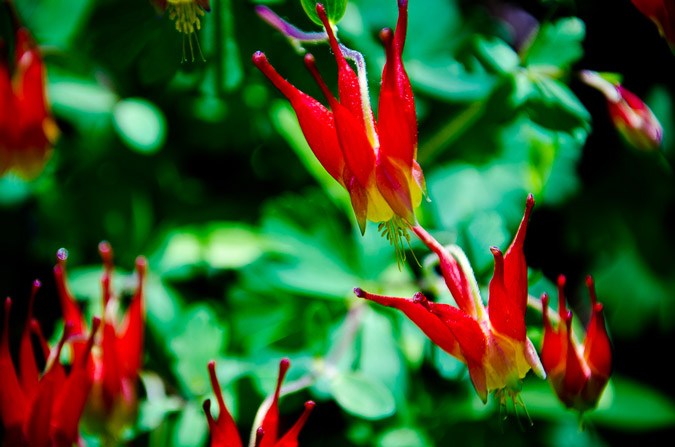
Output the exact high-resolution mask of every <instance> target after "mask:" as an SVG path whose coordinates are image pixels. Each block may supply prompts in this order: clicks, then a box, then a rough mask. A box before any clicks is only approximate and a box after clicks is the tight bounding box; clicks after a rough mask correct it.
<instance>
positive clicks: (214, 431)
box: [203, 358, 314, 447]
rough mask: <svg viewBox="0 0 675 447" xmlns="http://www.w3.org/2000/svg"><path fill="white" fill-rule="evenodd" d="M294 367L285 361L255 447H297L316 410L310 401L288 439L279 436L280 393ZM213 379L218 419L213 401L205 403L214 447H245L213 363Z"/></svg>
mask: <svg viewBox="0 0 675 447" xmlns="http://www.w3.org/2000/svg"><path fill="white" fill-rule="evenodd" d="M290 365H291V363H290V361H289V360H288V359H286V358H284V359H282V360H281V362H280V363H279V377H278V378H277V386H276V389H275V391H274V395H273V397H272V401H271V403H270V405H269V408H268V409H267V412H266V413H265V417H264V418H263V420H262V423H261V424H260V426H259V427H257V428H254V429H255V431H254V439H253V445H254V446H255V447H297V446H298V435H299V434H300V430H302V427H304V425H305V422H306V421H307V418H308V417H309V414H310V413H311V412H312V410H313V409H314V402H312V401H308V402H306V403H305V410H304V411H303V412H302V415H301V416H300V419H298V420H297V422H296V423H295V424H294V425H293V427H291V429H290V430H288V431H287V432H286V434H285V435H283V436H280V434H279V393H280V391H281V384H282V383H283V381H284V377H285V376H286V372H287V371H288V368H289V367H290ZM208 370H209V377H210V379H211V388H213V394H215V396H216V400H217V401H218V410H219V414H218V418H217V419H213V416H212V415H211V400H210V399H206V401H204V405H203V407H204V413H205V414H206V419H207V421H208V423H209V431H210V432H211V447H242V445H243V444H242V441H241V437H240V436H239V432H238V431H237V425H236V424H235V422H234V419H232V415H230V412H229V411H228V410H227V407H226V406H225V400H224V399H223V393H222V390H221V388H220V383H219V382H218V377H217V376H216V362H215V361H211V362H209V364H208Z"/></svg>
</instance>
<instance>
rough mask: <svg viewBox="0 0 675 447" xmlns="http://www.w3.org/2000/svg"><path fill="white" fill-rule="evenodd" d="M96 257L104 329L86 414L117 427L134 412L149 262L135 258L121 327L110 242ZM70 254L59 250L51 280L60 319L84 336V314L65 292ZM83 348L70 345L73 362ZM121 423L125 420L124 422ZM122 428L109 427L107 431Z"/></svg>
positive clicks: (105, 244)
mask: <svg viewBox="0 0 675 447" xmlns="http://www.w3.org/2000/svg"><path fill="white" fill-rule="evenodd" d="M99 252H100V254H101V257H102V258H103V268H104V270H103V276H102V278H101V286H102V290H103V316H102V318H101V321H102V325H103V329H102V334H101V336H100V338H98V339H97V340H96V345H95V348H96V349H95V350H94V355H93V356H92V358H93V366H94V367H93V369H92V370H91V371H90V373H91V378H90V379H91V380H92V382H93V384H94V388H93V390H92V394H91V398H90V399H89V404H90V405H89V409H91V410H92V411H93V412H94V413H96V414H99V415H100V416H101V417H102V418H104V420H106V421H107V422H113V421H114V422H119V421H118V420H117V418H111V417H110V416H111V415H112V414H116V415H117V416H120V415H121V416H125V415H126V416H131V415H133V414H134V411H135V409H136V402H137V399H136V383H137V378H138V371H139V369H140V367H141V362H142V359H143V333H144V322H145V315H144V313H145V311H144V304H143V282H144V279H145V272H146V269H147V261H146V260H145V258H144V257H142V256H139V257H138V258H137V259H136V272H137V275H138V285H137V287H136V291H135V293H134V295H133V297H132V299H131V303H130V304H129V307H128V309H127V312H126V314H125V315H124V318H123V320H122V322H121V323H118V321H117V315H116V312H117V311H118V308H119V304H120V303H119V298H120V297H119V296H117V295H116V294H115V293H113V291H112V289H111V280H112V271H113V254H112V248H111V247H110V244H109V243H108V242H101V243H100V244H99ZM67 258H68V253H67V252H66V250H64V249H61V250H59V251H58V253H57V259H58V263H57V265H56V266H55V267H54V276H55V278H56V284H57V288H58V292H59V297H60V300H61V308H62V311H63V318H64V320H65V321H69V322H71V323H72V325H73V334H74V335H79V334H82V333H84V332H86V322H85V320H84V318H83V316H82V312H81V311H80V309H79V308H78V306H77V304H76V303H75V301H74V299H73V296H72V295H71V293H70V291H69V290H68V286H67V281H66V260H67ZM81 353H82V346H81V345H79V346H78V345H75V346H74V354H75V358H76V359H77V358H78V357H79V356H81ZM121 419H122V420H124V419H125V418H124V417H122V418H121ZM111 428H112V429H119V428H120V427H109V429H111Z"/></svg>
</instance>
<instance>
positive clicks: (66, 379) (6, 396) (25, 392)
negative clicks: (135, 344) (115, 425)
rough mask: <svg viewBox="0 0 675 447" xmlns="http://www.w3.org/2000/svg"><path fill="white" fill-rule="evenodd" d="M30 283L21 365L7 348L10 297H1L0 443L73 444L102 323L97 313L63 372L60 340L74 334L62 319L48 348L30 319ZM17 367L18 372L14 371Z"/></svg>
mask: <svg viewBox="0 0 675 447" xmlns="http://www.w3.org/2000/svg"><path fill="white" fill-rule="evenodd" d="M39 287H40V283H39V281H36V282H35V284H34V286H33V293H32V295H31V300H30V303H29V310H28V319H27V324H26V325H25V328H24V330H23V334H22V336H21V344H20V348H19V365H18V366H19V367H18V368H15V365H14V363H13V361H12V356H11V353H10V348H9V314H10V310H11V307H12V300H11V299H9V298H7V299H6V300H5V309H4V310H5V321H4V327H3V331H2V338H1V339H0V417H1V418H0V420H1V421H2V425H3V427H4V433H5V434H4V437H3V439H2V444H3V445H6V446H8V447H10V446H11V447H16V446H22V447H71V446H72V445H73V444H74V443H76V442H77V441H78V438H79V432H78V425H79V421H80V416H81V415H82V411H83V409H84V406H85V403H86V400H87V396H88V395H89V391H90V390H91V386H92V382H91V378H90V371H89V366H88V364H89V359H90V353H91V349H92V345H93V343H94V335H95V334H96V331H97V329H98V327H99V325H100V320H99V319H97V318H95V319H94V320H93V322H92V328H91V333H90V334H89V335H88V337H87V338H86V340H85V341H82V343H83V348H82V355H81V356H80V357H79V358H77V359H74V361H73V363H72V365H71V368H70V372H69V373H66V370H65V369H64V367H63V365H61V363H60V360H59V357H60V355H61V350H62V348H63V345H64V344H65V343H66V342H67V341H68V340H69V339H71V338H74V335H73V331H72V328H73V327H72V325H70V324H68V323H66V325H65V326H64V329H63V335H62V336H61V340H60V341H59V344H58V346H57V348H56V349H53V350H52V349H50V347H49V345H48V344H47V341H46V340H45V338H44V337H43V335H42V331H41V330H40V325H39V324H38V322H37V321H36V320H33V318H32V308H33V301H34V298H35V293H36V291H37V289H38V288H39ZM31 335H34V336H36V337H37V338H38V339H39V341H40V345H41V346H42V355H43V356H44V358H45V359H46V366H45V371H44V373H43V374H42V375H40V372H39V370H38V367H37V364H36V359H35V353H34V352H33V343H32V340H31ZM17 369H18V375H17Z"/></svg>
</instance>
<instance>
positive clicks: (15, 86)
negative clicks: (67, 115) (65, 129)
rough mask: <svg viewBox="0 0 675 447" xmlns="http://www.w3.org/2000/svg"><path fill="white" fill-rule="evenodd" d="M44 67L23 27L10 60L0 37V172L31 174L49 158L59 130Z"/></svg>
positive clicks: (40, 56)
mask: <svg viewBox="0 0 675 447" xmlns="http://www.w3.org/2000/svg"><path fill="white" fill-rule="evenodd" d="M46 85H47V81H46V69H45V64H44V61H43V60H42V55H41V54H40V51H39V49H38V46H37V44H36V43H35V41H34V40H33V38H32V37H31V35H30V33H29V32H28V30H27V29H26V28H21V27H19V28H17V30H16V33H15V36H14V58H13V61H12V63H11V64H10V63H9V61H8V60H7V57H6V48H5V44H4V42H3V41H2V40H1V39H0V176H2V175H3V174H5V173H6V172H7V171H10V170H11V171H13V172H15V173H16V174H18V175H19V176H20V177H23V178H26V179H33V178H35V177H36V176H37V175H38V174H40V172H42V169H43V167H44V165H45V163H46V162H47V160H48V159H49V157H50V155H51V152H52V146H53V144H54V143H55V141H56V139H57V137H58V134H59V130H58V127H57V126H56V122H55V121H54V118H53V117H52V113H51V108H50V106H49V102H48V101H47V92H46Z"/></svg>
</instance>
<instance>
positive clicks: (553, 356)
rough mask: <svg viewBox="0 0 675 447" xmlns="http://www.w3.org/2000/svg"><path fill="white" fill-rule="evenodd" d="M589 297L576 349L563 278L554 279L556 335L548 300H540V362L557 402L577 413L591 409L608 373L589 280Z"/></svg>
mask: <svg viewBox="0 0 675 447" xmlns="http://www.w3.org/2000/svg"><path fill="white" fill-rule="evenodd" d="M586 285H587V286H588V291H589V293H590V296H591V306H592V309H591V310H592V314H591V320H590V323H589V325H588V329H587V330H586V340H585V341H584V343H583V345H580V344H579V343H578V342H577V341H576V339H575V337H574V334H573V333H572V312H571V311H568V310H567V307H566V305H565V295H564V293H563V289H564V287H565V277H564V276H562V275H560V277H559V278H558V315H559V316H560V321H559V323H558V330H557V331H556V330H555V329H554V328H553V325H552V324H551V320H550V318H549V315H548V296H546V295H544V296H543V297H542V299H541V300H542V304H543V314H544V343H543V346H542V348H541V361H542V363H543V364H544V369H545V370H546V372H547V373H548V378H549V380H550V381H551V384H552V385H553V389H554V390H555V392H556V394H557V395H558V398H559V399H560V400H561V401H562V403H564V404H565V406H566V407H567V408H573V409H575V410H577V411H579V412H581V413H583V412H584V411H586V410H591V409H593V408H595V407H596V406H597V404H598V400H599V399H600V396H601V395H602V392H603V390H604V389H605V386H606V385H607V381H608V380H609V376H610V374H611V372H612V347H611V344H610V342H609V336H608V335H607V330H606V328H605V319H604V317H603V315H602V304H600V303H598V301H597V298H596V295H595V286H594V285H593V279H592V278H591V277H590V276H589V277H588V278H587V280H586Z"/></svg>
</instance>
